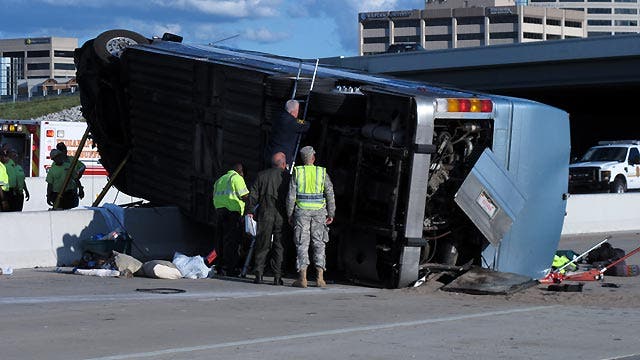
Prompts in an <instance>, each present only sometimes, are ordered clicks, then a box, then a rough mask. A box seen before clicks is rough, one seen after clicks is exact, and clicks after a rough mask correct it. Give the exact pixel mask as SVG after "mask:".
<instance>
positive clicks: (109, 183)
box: [91, 153, 131, 207]
mask: <svg viewBox="0 0 640 360" xmlns="http://www.w3.org/2000/svg"><path fill="white" fill-rule="evenodd" d="M130 155H131V153H127V156H125V157H124V160H122V162H121V163H120V165H118V167H117V168H116V171H114V172H113V175H112V176H109V181H108V182H107V185H105V186H104V188H103V189H102V191H101V192H100V195H98V197H97V198H96V200H95V201H94V202H93V204H91V206H93V207H96V206H98V205H99V204H100V201H102V199H103V198H104V197H105V195H107V191H109V189H110V188H111V185H113V182H114V181H115V180H116V177H118V174H119V173H120V170H122V168H123V167H124V164H126V163H127V160H129V156H130Z"/></svg>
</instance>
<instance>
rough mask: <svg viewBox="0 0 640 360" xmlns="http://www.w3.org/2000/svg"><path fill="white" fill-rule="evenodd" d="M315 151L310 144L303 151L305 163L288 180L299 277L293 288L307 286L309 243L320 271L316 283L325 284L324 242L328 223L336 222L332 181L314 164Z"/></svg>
mask: <svg viewBox="0 0 640 360" xmlns="http://www.w3.org/2000/svg"><path fill="white" fill-rule="evenodd" d="M315 153H316V152H315V151H314V150H313V148H312V147H311V146H305V147H303V148H302V149H301V150H300V156H301V157H302V161H303V163H304V165H302V166H296V167H295V168H294V171H293V174H292V175H293V176H292V178H291V181H290V182H289V193H288V195H287V215H288V217H289V222H290V223H291V224H292V226H293V232H294V239H293V240H294V243H295V244H296V250H297V259H296V267H297V270H298V275H299V278H298V280H296V281H294V282H293V286H294V287H302V288H306V287H307V266H308V265H309V263H310V262H309V244H310V243H311V246H313V263H314V265H315V266H316V270H317V272H318V278H317V284H318V286H320V287H326V286H327V284H326V283H325V281H324V277H323V275H324V272H325V271H326V260H325V252H324V250H325V243H326V242H328V241H329V232H328V225H329V224H331V223H332V222H333V218H334V217H335V213H336V202H335V197H334V195H333V184H332V183H331V180H330V179H329V175H328V174H327V170H326V169H325V168H323V167H321V166H315V165H314V163H315V161H316V157H315Z"/></svg>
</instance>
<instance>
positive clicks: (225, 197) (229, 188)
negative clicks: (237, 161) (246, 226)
mask: <svg viewBox="0 0 640 360" xmlns="http://www.w3.org/2000/svg"><path fill="white" fill-rule="evenodd" d="M248 193H249V190H247V185H246V184H245V182H244V179H243V178H242V176H240V174H238V173H237V172H235V171H234V170H229V172H227V173H226V174H224V175H222V176H221V177H220V178H219V179H218V180H217V181H216V182H215V184H213V206H214V207H215V208H216V209H219V208H227V209H229V211H237V212H239V213H240V214H244V201H242V200H241V199H240V198H241V197H243V196H245V195H247V194H248Z"/></svg>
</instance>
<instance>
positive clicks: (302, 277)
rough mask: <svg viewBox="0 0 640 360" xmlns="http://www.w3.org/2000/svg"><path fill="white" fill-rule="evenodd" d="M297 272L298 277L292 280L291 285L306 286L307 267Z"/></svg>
mask: <svg viewBox="0 0 640 360" xmlns="http://www.w3.org/2000/svg"><path fill="white" fill-rule="evenodd" d="M298 274H299V275H300V277H299V278H298V280H296V281H294V282H293V284H291V286H293V287H299V288H306V287H307V268H306V267H305V268H302V269H300V272H299V273H298Z"/></svg>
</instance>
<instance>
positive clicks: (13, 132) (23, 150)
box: [0, 120, 107, 177]
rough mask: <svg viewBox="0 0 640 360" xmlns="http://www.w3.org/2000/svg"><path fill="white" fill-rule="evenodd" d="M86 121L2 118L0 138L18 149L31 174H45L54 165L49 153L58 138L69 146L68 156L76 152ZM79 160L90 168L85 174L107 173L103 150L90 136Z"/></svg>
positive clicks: (58, 140) (23, 164)
mask: <svg viewBox="0 0 640 360" xmlns="http://www.w3.org/2000/svg"><path fill="white" fill-rule="evenodd" d="M86 129H87V123H85V122H82V121H39V120H3V121H1V122H0V142H1V143H2V144H7V146H8V147H9V148H14V149H16V151H17V152H18V161H19V162H20V164H21V165H22V168H23V169H25V175H26V176H28V177H46V176H47V170H48V169H49V167H50V166H51V163H52V161H51V159H50V157H49V154H50V153H51V150H52V149H55V147H56V144H58V143H59V142H62V143H64V144H65V145H66V146H67V151H68V155H69V156H74V155H75V153H76V151H77V150H78V147H79V145H80V141H81V140H82V136H83V135H84V133H85V131H86ZM79 160H80V161H82V162H83V163H84V164H85V166H86V167H87V169H86V170H85V172H84V176H94V175H100V176H106V175H107V171H106V170H105V168H104V167H103V166H102V165H101V164H100V154H98V149H97V148H96V147H95V146H93V141H92V140H91V139H87V141H86V143H85V145H84V147H83V149H82V151H81V153H80V157H79Z"/></svg>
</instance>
